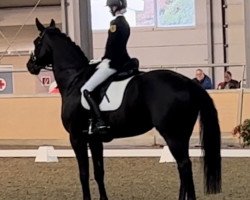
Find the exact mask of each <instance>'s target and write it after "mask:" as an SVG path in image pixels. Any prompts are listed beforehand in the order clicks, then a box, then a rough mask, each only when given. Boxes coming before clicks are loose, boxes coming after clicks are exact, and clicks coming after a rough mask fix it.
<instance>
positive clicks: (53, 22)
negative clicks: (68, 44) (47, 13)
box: [49, 19, 56, 27]
mask: <svg viewBox="0 0 250 200" xmlns="http://www.w3.org/2000/svg"><path fill="white" fill-rule="evenodd" d="M49 26H50V27H56V22H55V20H54V19H52V20H51V22H50V25H49Z"/></svg>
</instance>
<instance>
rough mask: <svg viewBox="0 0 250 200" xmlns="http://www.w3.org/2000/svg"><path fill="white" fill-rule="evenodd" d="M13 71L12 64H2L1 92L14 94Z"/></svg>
mask: <svg viewBox="0 0 250 200" xmlns="http://www.w3.org/2000/svg"><path fill="white" fill-rule="evenodd" d="M12 71H13V66H12V65H0V94H13V77H12Z"/></svg>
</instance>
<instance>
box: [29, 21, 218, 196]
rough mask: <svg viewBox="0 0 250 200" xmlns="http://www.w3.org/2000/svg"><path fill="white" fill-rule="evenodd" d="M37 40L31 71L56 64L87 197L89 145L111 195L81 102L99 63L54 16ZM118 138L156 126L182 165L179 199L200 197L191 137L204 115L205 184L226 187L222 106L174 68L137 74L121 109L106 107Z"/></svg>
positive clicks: (103, 193)
mask: <svg viewBox="0 0 250 200" xmlns="http://www.w3.org/2000/svg"><path fill="white" fill-rule="evenodd" d="M36 25H37V28H38V30H39V31H40V35H39V37H37V38H36V39H35V41H34V45H35V50H34V55H33V56H31V58H30V60H29V61H28V63H27V67H28V70H29V72H30V73H31V74H35V75H37V74H39V72H40V70H41V69H45V68H46V66H49V65H51V68H52V70H53V73H54V76H55V79H56V82H57V84H58V88H59V91H60V93H61V97H62V114H61V117H62V122H63V125H64V127H65V129H66V130H67V131H68V132H69V137H70V142H71V145H72V148H73V149H74V152H75V155H76V158H77V161H78V165H79V171H80V172H79V174H80V180H81V184H82V191H83V199H84V200H90V199H91V195H90V188H89V160H88V154H87V149H88V146H89V148H90V150H91V153H92V159H93V164H94V176H95V180H96V182H97V184H98V187H99V192H100V199H101V200H107V199H108V197H107V194H106V190H105V185H104V166H103V142H102V140H101V139H98V136H97V137H96V138H91V137H87V136H86V134H84V133H83V130H86V129H88V119H89V118H90V113H89V111H88V110H85V109H84V108H83V107H82V105H81V102H80V99H81V92H80V88H81V86H82V85H83V84H84V83H85V82H86V81H87V80H88V78H89V77H90V76H91V74H93V72H94V70H95V69H94V68H93V67H92V66H90V65H89V60H88V59H87V58H86V56H85V55H84V53H83V52H82V51H81V49H80V48H79V46H77V45H76V44H75V43H74V42H72V41H71V40H70V38H69V37H67V36H66V35H65V34H64V33H62V32H61V31H60V30H59V29H58V28H56V27H55V22H54V20H51V24H50V26H49V27H46V28H45V27H44V26H43V25H42V24H41V23H40V22H39V21H38V19H36ZM102 114H103V117H104V119H105V120H106V121H108V122H109V124H110V127H111V128H110V132H109V135H110V136H111V137H113V138H122V137H130V136H135V135H139V134H143V133H145V132H147V131H149V130H150V129H152V128H153V127H155V128H156V129H157V130H158V131H159V133H160V134H161V136H162V137H163V138H164V139H165V141H166V143H167V145H168V147H169V149H170V151H171V153H172V154H173V156H174V158H175V159H176V161H177V164H178V170H179V177H180V191H179V200H185V199H188V200H194V199H196V195H195V189H194V183H193V175H192V166H191V165H192V164H191V161H190V158H189V153H188V149H189V140H190V137H191V134H192V131H193V127H194V124H195V122H196V120H197V117H198V115H199V116H200V124H201V144H202V148H203V150H204V156H203V158H204V184H205V186H206V187H205V189H206V190H205V191H206V193H208V194H210V193H218V192H220V191H221V156H220V140H221V134H220V127H219V123H218V117H217V111H216V108H215V106H214V104H213V101H212V99H211V98H210V96H209V95H208V93H207V92H206V91H205V90H203V89H202V88H201V87H200V86H199V85H197V84H196V83H194V82H193V81H192V80H190V79H189V78H187V77H185V76H183V75H180V74H178V73H175V72H173V71H167V70H158V71H151V72H147V73H142V74H139V75H136V76H135V77H134V78H133V79H132V80H131V81H130V83H129V84H128V86H127V88H126V91H125V94H124V98H123V102H122V104H121V106H120V107H119V109H118V110H116V111H105V112H103V113H102Z"/></svg>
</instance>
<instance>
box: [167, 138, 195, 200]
mask: <svg viewBox="0 0 250 200" xmlns="http://www.w3.org/2000/svg"><path fill="white" fill-rule="evenodd" d="M164 135H165V134H163V137H164ZM164 138H165V140H166V142H167V144H168V147H169V150H170V151H171V153H172V155H173V156H174V158H175V160H176V162H177V165H178V171H179V176H180V192H179V200H195V199H196V196H195V190H194V182H193V173H192V163H191V160H190V158H189V153H188V147H189V139H186V140H185V139H184V138H185V136H184V135H183V138H181V137H177V138H175V139H170V138H166V137H164Z"/></svg>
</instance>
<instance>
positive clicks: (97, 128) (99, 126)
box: [83, 90, 110, 134]
mask: <svg viewBox="0 0 250 200" xmlns="http://www.w3.org/2000/svg"><path fill="white" fill-rule="evenodd" d="M83 94H84V97H85V99H86V101H87V102H88V104H89V106H90V109H91V111H92V112H93V113H94V115H95V116H94V117H95V119H96V123H95V124H94V128H93V132H94V133H96V132H97V133H99V134H107V131H108V129H109V128H110V127H109V126H107V125H106V123H105V122H104V121H103V119H102V117H101V111H100V109H99V106H98V105H97V104H96V102H95V100H94V99H93V98H92V97H91V95H90V92H89V91H88V90H84V91H83Z"/></svg>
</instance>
